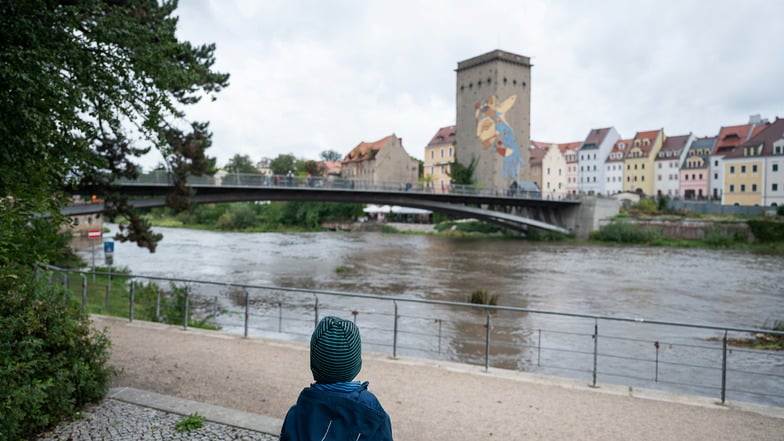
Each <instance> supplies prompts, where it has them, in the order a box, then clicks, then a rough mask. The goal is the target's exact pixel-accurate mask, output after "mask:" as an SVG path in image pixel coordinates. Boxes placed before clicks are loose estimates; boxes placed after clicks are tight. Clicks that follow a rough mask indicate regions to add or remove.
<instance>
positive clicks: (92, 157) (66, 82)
mask: <svg viewBox="0 0 784 441" xmlns="http://www.w3.org/2000/svg"><path fill="white" fill-rule="evenodd" d="M176 7H177V1H176V0H163V1H160V2H159V1H152V0H84V1H78V2H74V1H69V0H59V1H58V0H14V1H11V0H0V40H2V41H3V46H2V50H1V51H0V84H3V93H2V94H0V139H2V140H3V144H4V145H3V148H2V149H0V198H2V202H0V230H2V233H0V255H2V256H6V258H8V259H10V260H15V261H17V262H21V263H30V262H31V261H34V260H41V259H43V260H46V259H47V258H48V257H51V256H52V255H53V254H55V253H56V252H57V251H59V250H54V249H52V247H51V246H49V245H47V243H46V242H45V241H44V240H31V239H29V238H30V237H33V238H34V237H48V235H49V234H50V233H47V231H48V232H51V231H53V230H55V231H56V229H57V227H58V226H59V225H60V224H62V222H63V221H64V220H65V219H64V218H63V217H62V216H61V215H60V209H61V207H62V206H63V205H65V204H67V203H68V192H66V191H65V190H66V189H68V188H90V189H92V190H93V191H100V192H104V193H105V195H106V196H105V199H106V204H107V212H106V217H107V218H109V219H110V220H113V219H114V218H115V217H117V216H120V215H122V216H124V217H125V218H126V219H127V220H128V225H127V226H125V227H123V229H122V232H121V233H120V234H119V235H118V237H117V238H116V239H117V240H119V241H136V242H137V243H138V244H139V245H140V246H146V247H148V248H149V249H150V250H151V251H154V249H155V246H156V244H157V242H158V240H160V238H161V236H160V235H156V234H153V233H152V231H151V230H150V227H149V225H148V224H146V223H145V222H144V221H143V220H142V219H141V218H140V217H139V216H138V215H137V214H136V213H135V211H134V210H132V209H131V206H130V204H129V203H128V201H127V200H126V199H125V198H123V197H122V196H121V195H119V194H117V193H116V192H115V191H114V189H113V188H112V186H111V182H113V181H114V180H116V179H117V178H121V177H125V178H130V179H134V178H136V177H138V175H139V172H140V170H139V167H138V166H137V165H136V164H135V163H134V162H133V160H134V158H137V157H139V156H141V155H144V154H146V153H147V152H149V151H150V150H151V149H157V150H158V151H159V152H160V153H161V155H162V156H163V160H164V161H165V163H166V167H167V168H168V170H169V171H170V172H171V173H172V175H173V176H174V181H175V186H174V190H173V191H172V193H171V194H170V196H169V198H168V199H169V201H170V203H171V204H172V205H173V206H175V207H176V208H178V209H182V208H183V207H187V197H188V195H189V189H188V187H187V182H186V177H187V176H188V175H189V174H196V175H198V174H201V173H204V172H206V171H208V169H209V167H210V159H209V158H208V157H207V156H206V155H205V151H206V149H207V148H209V147H210V144H211V135H212V134H211V133H210V131H209V127H208V124H207V123H204V122H189V121H187V120H186V119H185V113H184V111H183V107H184V106H187V105H191V104H195V103H197V102H198V101H199V100H200V99H201V98H203V97H205V96H210V97H211V98H212V99H215V94H216V93H217V92H219V91H220V90H222V89H223V88H224V87H226V86H228V79H229V76H228V74H224V73H219V72H215V71H213V70H212V66H213V64H214V62H215V58H214V51H215V46H214V45H211V44H210V45H201V46H193V45H192V44H191V43H189V42H187V41H179V40H178V39H177V36H176V29H177V17H175V16H174V15H173V14H174V11H175V9H176ZM139 139H141V140H142V141H141V143H139V141H136V140H139ZM7 228H8V229H7ZM22 242H28V243H25V248H19V247H20V246H18V245H16V244H20V243H22ZM29 242H34V243H29ZM9 252H10V253H13V254H6V253H9ZM0 263H3V262H0Z"/></svg>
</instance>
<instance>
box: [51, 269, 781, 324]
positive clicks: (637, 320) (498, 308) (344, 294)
mask: <svg viewBox="0 0 784 441" xmlns="http://www.w3.org/2000/svg"><path fill="white" fill-rule="evenodd" d="M36 267H40V268H42V269H44V270H55V271H61V272H68V273H74V274H96V275H104V276H110V277H127V278H129V279H133V278H138V279H147V280H164V281H172V282H181V283H194V284H204V285H213V286H224V287H237V288H242V289H260V290H277V291H284V292H296V293H303V294H308V295H314V294H315V295H327V296H341V297H355V298H363V299H374V300H384V301H391V302H407V303H419V304H430V305H442V306H456V307H463V308H469V309H477V310H484V311H489V310H494V311H512V312H524V313H532V314H544V315H555V316H561V317H574V318H584V319H590V320H603V321H616V322H625V323H640V324H643V323H644V324H650V325H661V326H676V327H684V328H693V329H709V330H715V331H732V332H744V333H754V334H759V333H764V334H771V335H779V336H784V331H776V330H773V329H761V328H743V327H737V326H727V325H710V324H700V323H683V322H670V321H665V320H649V319H645V318H640V317H616V316H607V315H597V314H583V313H574V312H560V311H550V310H543V309H532V308H522V307H517V306H498V305H478V304H474V303H465V302H455V301H449V300H431V299H416V298H408V297H400V296H383V295H378V294H368V293H356V292H352V293H349V292H341V291H330V290H318V289H308V288H292V287H284V286H277V285H256V284H245V283H231V282H216V281H209V280H198V279H182V278H175V277H164V276H145V275H134V274H125V273H115V272H106V271H92V270H77V269H69V268H60V267H57V266H55V265H49V264H44V263H38V264H36Z"/></svg>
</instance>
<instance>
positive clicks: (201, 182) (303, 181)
mask: <svg viewBox="0 0 784 441" xmlns="http://www.w3.org/2000/svg"><path fill="white" fill-rule="evenodd" d="M173 182H174V181H173V177H172V176H171V174H170V173H169V172H166V171H154V172H150V173H145V174H143V175H141V176H139V178H138V179H135V180H128V179H120V180H118V181H117V182H116V183H117V184H121V185H129V186H130V185H160V186H170V185H172V184H173ZM188 184H189V185H191V186H194V187H221V186H226V187H246V188H265V187H267V188H308V189H314V190H317V189H329V190H346V191H394V192H404V193H410V192H414V193H445V194H446V193H449V194H459V195H472V196H488V197H490V196H492V197H499V196H501V197H512V198H520V199H542V193H541V192H540V191H529V190H523V189H519V188H515V189H511V188H482V187H477V186H472V185H457V184H454V185H448V186H446V187H444V189H443V191H442V189H441V188H440V187H436V186H434V185H430V184H427V183H423V182H397V181H377V180H363V179H347V178H338V177H322V176H288V175H262V174H256V173H229V174H226V175H223V176H208V175H202V176H188ZM578 197H579V196H578V195H573V196H570V198H571V199H577V198H578Z"/></svg>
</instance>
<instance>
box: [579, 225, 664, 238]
mask: <svg viewBox="0 0 784 441" xmlns="http://www.w3.org/2000/svg"><path fill="white" fill-rule="evenodd" d="M591 237H592V238H593V239H595V240H600V241H603V242H618V243H652V242H655V241H657V240H660V239H661V238H662V233H661V231H659V230H657V229H655V228H650V227H640V226H638V225H635V224H633V223H631V222H627V221H623V220H618V221H615V222H612V223H610V224H607V225H605V226H603V227H601V228H600V229H599V231H596V232H594V233H593V234H592V235H591Z"/></svg>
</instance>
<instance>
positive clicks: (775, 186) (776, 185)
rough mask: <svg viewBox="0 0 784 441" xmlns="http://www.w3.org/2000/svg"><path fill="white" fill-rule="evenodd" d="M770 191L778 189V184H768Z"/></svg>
mask: <svg viewBox="0 0 784 441" xmlns="http://www.w3.org/2000/svg"><path fill="white" fill-rule="evenodd" d="M770 190H771V191H779V184H770Z"/></svg>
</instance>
